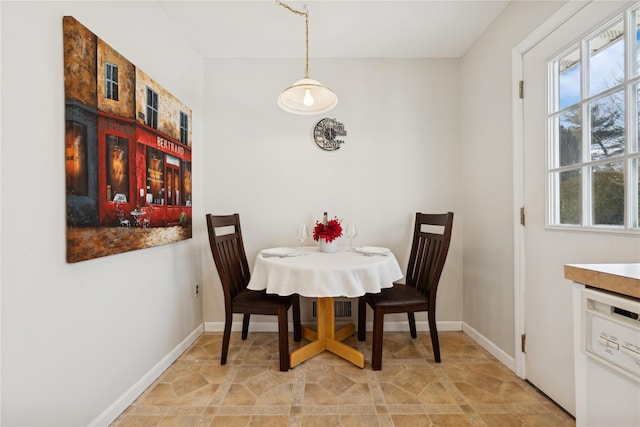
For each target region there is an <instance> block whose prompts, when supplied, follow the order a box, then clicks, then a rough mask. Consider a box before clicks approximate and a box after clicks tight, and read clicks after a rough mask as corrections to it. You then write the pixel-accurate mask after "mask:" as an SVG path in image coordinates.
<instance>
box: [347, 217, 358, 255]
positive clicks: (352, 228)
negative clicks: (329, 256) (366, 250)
mask: <svg viewBox="0 0 640 427" xmlns="http://www.w3.org/2000/svg"><path fill="white" fill-rule="evenodd" d="M345 235H346V236H347V237H348V238H349V240H350V241H351V250H353V239H354V237H356V236H357V235H358V229H357V228H356V223H355V222H350V223H349V224H347V231H346V232H345Z"/></svg>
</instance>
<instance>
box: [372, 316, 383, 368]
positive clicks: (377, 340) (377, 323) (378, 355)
mask: <svg viewBox="0 0 640 427" xmlns="http://www.w3.org/2000/svg"><path fill="white" fill-rule="evenodd" d="M383 333H384V312H383V311H382V310H381V309H378V308H376V309H375V310H373V346H372V350H371V367H372V368H373V370H374V371H379V370H380V369H382V335H383Z"/></svg>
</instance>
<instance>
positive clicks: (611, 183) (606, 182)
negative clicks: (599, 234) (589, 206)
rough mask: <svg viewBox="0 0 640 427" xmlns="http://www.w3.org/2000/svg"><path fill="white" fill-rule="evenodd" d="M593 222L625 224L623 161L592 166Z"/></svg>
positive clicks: (598, 223)
mask: <svg viewBox="0 0 640 427" xmlns="http://www.w3.org/2000/svg"><path fill="white" fill-rule="evenodd" d="M591 186H592V188H593V194H592V203H593V224H594V225H624V167H623V164H622V162H615V163H606V164H604V165H597V166H593V167H592V168H591Z"/></svg>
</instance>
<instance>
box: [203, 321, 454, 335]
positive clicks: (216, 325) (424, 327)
mask: <svg viewBox="0 0 640 427" xmlns="http://www.w3.org/2000/svg"><path fill="white" fill-rule="evenodd" d="M349 322H357V319H351V320H348V319H347V320H341V319H337V320H336V325H337V326H340V325H341V323H349ZM303 323H304V322H303ZM437 326H438V330H439V331H462V322H461V321H442V322H437ZM241 330H242V322H240V321H238V322H233V324H232V325H231V331H233V332H240V331H241ZM372 330H373V322H367V331H372ZM384 330H385V331H391V332H396V331H408V330H409V323H407V321H406V320H404V321H398V322H384ZM416 330H418V331H421V332H422V331H428V330H429V322H427V321H426V320H425V321H416ZM204 331H205V332H222V331H224V322H205V323H204ZM289 331H293V323H291V322H289ZM249 332H278V323H277V322H251V323H249Z"/></svg>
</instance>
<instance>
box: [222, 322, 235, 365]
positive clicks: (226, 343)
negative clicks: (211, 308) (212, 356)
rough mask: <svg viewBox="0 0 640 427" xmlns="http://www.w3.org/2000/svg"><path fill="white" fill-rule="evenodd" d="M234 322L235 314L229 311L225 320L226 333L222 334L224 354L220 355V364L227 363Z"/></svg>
mask: <svg viewBox="0 0 640 427" xmlns="http://www.w3.org/2000/svg"><path fill="white" fill-rule="evenodd" d="M232 323H233V314H231V313H227V314H226V316H225V321H224V333H223V334H222V355H221V356H220V364H221V365H226V364H227V353H228V352H229V340H230V339H231V324H232Z"/></svg>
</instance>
